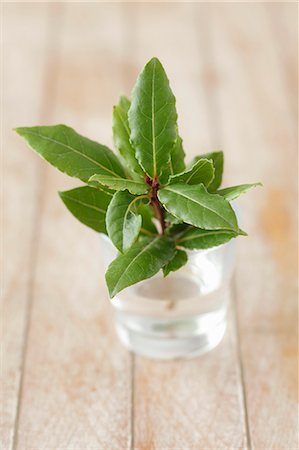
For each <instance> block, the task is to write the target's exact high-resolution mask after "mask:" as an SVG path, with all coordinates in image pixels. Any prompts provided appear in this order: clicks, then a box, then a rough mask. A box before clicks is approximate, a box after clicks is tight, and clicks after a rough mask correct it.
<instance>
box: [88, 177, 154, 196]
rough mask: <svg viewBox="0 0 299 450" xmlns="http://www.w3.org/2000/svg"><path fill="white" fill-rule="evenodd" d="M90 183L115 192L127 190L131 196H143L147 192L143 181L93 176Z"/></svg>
mask: <svg viewBox="0 0 299 450" xmlns="http://www.w3.org/2000/svg"><path fill="white" fill-rule="evenodd" d="M89 181H90V182H92V183H94V182H97V183H99V184H100V185H104V186H107V187H108V188H109V189H113V190H115V191H125V190H128V191H129V192H131V194H136V195H138V194H145V193H146V192H147V191H148V186H147V185H146V184H145V182H144V181H137V180H128V179H127V178H115V177H112V176H109V175H93V176H92V177H91V178H90V179H89Z"/></svg>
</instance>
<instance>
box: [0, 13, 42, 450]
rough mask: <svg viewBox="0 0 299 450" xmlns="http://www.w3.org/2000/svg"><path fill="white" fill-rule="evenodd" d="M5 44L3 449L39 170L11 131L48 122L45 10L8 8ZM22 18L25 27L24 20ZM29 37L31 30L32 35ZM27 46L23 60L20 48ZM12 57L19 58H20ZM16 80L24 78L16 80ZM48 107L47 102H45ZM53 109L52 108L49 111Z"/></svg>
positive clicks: (12, 414)
mask: <svg viewBox="0 0 299 450" xmlns="http://www.w3.org/2000/svg"><path fill="white" fill-rule="evenodd" d="M2 12H3V18H2V21H3V22H2V24H3V29H2V36H3V41H4V44H3V45H4V49H3V60H2V63H3V64H2V77H3V78H2V80H3V85H2V88H3V103H2V113H3V114H2V130H3V134H2V136H1V139H2V150H3V168H2V169H3V173H4V175H5V180H4V182H3V191H2V193H3V207H2V209H1V211H2V213H3V218H2V225H3V229H2V233H3V236H4V239H3V249H2V251H1V259H2V262H1V267H2V270H1V272H2V274H1V275H2V276H1V279H2V281H1V285H2V289H1V291H2V297H1V312H2V317H1V320H2V321H3V322H2V326H1V334H2V339H1V341H2V371H1V391H2V395H1V431H0V435H1V445H2V446H3V447H1V448H3V449H5V450H9V449H11V448H12V446H13V440H14V429H15V427H16V422H17V418H18V408H19V392H20V386H21V380H22V368H23V353H24V348H25V342H26V333H27V330H28V324H29V310H30V304H31V296H32V277H33V266H34V263H35V252H34V241H35V239H36V232H37V221H38V214H39V212H38V206H39V187H40V181H41V179H40V175H39V173H40V169H41V164H40V161H39V160H38V159H36V158H35V157H34V156H33V155H32V154H31V153H30V152H29V151H28V150H26V148H24V145H23V143H22V142H20V140H19V139H18V138H17V136H15V135H14V132H13V128H14V127H16V126H18V125H21V124H27V123H30V122H33V123H34V122H37V121H39V120H42V119H43V118H45V116H46V108H45V104H44V102H43V100H45V99H46V98H47V95H46V94H45V89H46V88H47V86H46V79H47V76H46V71H45V69H46V59H47V57H48V56H49V49H48V45H47V39H48V37H49V36H48V31H49V28H48V25H49V20H48V13H49V11H48V8H47V6H46V5H37V6H36V8H34V10H33V9H32V8H28V6H26V5H15V4H11V5H8V4H6V5H3V11H2ZM21 17H22V20H21ZM30 30H34V32H33V31H30ZM20 42H22V52H21V53H20V52H19V44H20ZM14 55H18V58H15V56H14ZM16 74H19V75H21V77H16ZM47 101H48V99H47ZM48 106H50V105H47V107H48Z"/></svg>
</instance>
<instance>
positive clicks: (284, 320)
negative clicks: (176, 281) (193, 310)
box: [210, 4, 298, 450]
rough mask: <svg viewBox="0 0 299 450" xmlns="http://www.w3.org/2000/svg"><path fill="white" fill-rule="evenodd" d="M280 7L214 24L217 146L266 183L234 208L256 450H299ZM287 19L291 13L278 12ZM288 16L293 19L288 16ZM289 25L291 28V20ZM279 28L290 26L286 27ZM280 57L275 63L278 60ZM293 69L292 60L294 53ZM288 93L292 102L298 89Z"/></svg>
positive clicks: (290, 152)
mask: <svg viewBox="0 0 299 450" xmlns="http://www.w3.org/2000/svg"><path fill="white" fill-rule="evenodd" d="M273 8H274V9H276V8H277V5H275V4H273V5H267V7H265V6H263V5H259V4H255V5H249V4H247V5H239V4H238V5H236V4H234V5H231V4H227V5H222V6H217V8H216V7H215V8H214V9H213V15H212V16H211V17H210V24H211V29H212V40H213V44H212V48H213V54H214V55H215V56H214V57H215V59H214V70H215V71H216V73H218V75H219V78H220V77H221V79H222V80H223V82H222V83H221V84H219V85H218V86H217V89H218V98H219V112H220V117H221V122H222V133H223V142H224V144H225V147H226V150H227V156H228V158H227V159H229V161H228V166H229V170H230V171H231V173H232V174H233V177H234V181H235V182H236V183H239V182H241V181H244V174H245V175H247V182H250V181H253V180H262V181H263V183H264V188H263V189H260V190H259V191H256V192H255V193H251V194H248V195H247V196H244V198H242V199H241V200H240V202H239V203H240V206H241V208H242V210H241V212H242V218H243V219H242V222H243V223H242V227H243V228H245V230H247V231H248V232H249V233H250V237H249V239H244V240H242V241H241V242H240V246H239V247H240V252H239V256H240V259H239V265H238V270H237V279H236V300H237V304H238V316H239V329H240V339H241V350H242V364H243V369H244V378H245V385H246V397H247V405H248V411H247V415H248V425H249V431H250V438H251V439H250V440H251V446H252V448H253V449H260V448H267V449H268V448H269V449H270V448H271V449H285V450H287V449H288V450H289V449H296V448H298V437H297V431H298V424H297V417H298V416H297V393H298V392H297V386H296V380H297V378H298V373H297V352H296V343H297V337H296V329H297V325H296V317H297V315H296V310H297V302H296V272H297V270H296V268H297V262H296V250H297V234H296V214H294V212H295V211H296V210H297V200H296V183H297V172H296V164H294V160H295V159H296V156H295V152H296V138H295V136H296V128H295V125H294V124H295V123H297V120H296V116H295V115H294V114H293V113H292V111H293V109H292V107H291V106H292V105H291V104H290V101H289V97H288V92H287V89H286V83H285V76H286V74H285V73H284V69H283V68H284V63H283V58H282V57H281V53H280V52H279V51H278V50H279V49H277V46H279V45H280V44H279V40H283V47H284V48H288V52H290V49H292V48H293V49H294V45H293V42H292V40H290V36H293V35H294V30H292V32H290V33H288V34H284V35H279V36H274V35H273V32H272V29H271V28H270V20H269V17H271V15H272V14H273ZM280 9H281V10H285V12H286V11H288V13H287V14H284V15H285V16H286V17H289V18H290V10H291V11H294V6H293V5H288V4H284V5H280ZM289 9H290V10H289ZM288 20H289V19H288ZM284 26H285V27H294V26H295V25H294V22H293V21H292V20H290V22H287V23H285V24H284ZM278 55H280V57H278ZM289 58H290V61H295V60H296V54H295V53H294V52H291V53H289ZM288 90H290V92H292V94H293V95H294V94H295V93H296V90H297V87H296V84H294V83H292V84H291V85H290V86H289V87H288Z"/></svg>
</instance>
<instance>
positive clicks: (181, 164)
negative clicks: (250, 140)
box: [16, 58, 260, 298]
mask: <svg viewBox="0 0 299 450" xmlns="http://www.w3.org/2000/svg"><path fill="white" fill-rule="evenodd" d="M112 131H113V141H114V145H115V148H116V151H117V153H118V155H117V154H115V153H114V152H113V151H112V150H111V149H109V148H108V147H107V146H105V145H102V144H99V143H97V142H95V141H92V140H90V139H88V138H86V137H84V136H81V135H80V134H78V133H77V132H76V131H75V130H73V129H72V128H70V127H67V126H65V125H54V126H35V127H20V128H17V129H16V132H17V133H18V134H19V135H20V136H22V137H23V138H24V139H25V141H26V142H27V143H28V145H29V146H30V147H31V148H32V149H33V150H35V151H36V152H37V153H38V154H39V155H40V156H41V157H42V158H44V159H45V160H46V161H48V162H49V163H50V164H52V165H53V166H55V167H56V168H57V169H59V170H60V171H61V172H64V173H66V174H67V175H69V176H72V177H75V178H78V179H79V180H81V181H82V182H84V183H85V184H86V185H85V186H80V187H77V188H74V189H71V190H69V191H64V192H60V193H59V195H60V197H61V199H62V201H63V202H64V204H65V206H66V207H67V208H68V209H69V211H70V212H71V213H72V214H73V215H74V216H75V217H76V218H77V219H78V220H80V221H81V222H82V223H83V224H85V225H87V226H88V227H90V228H92V229H93V230H95V231H97V232H100V233H104V234H106V235H108V237H109V238H110V240H111V242H112V243H113V244H114V246H115V247H116V248H117V250H118V252H119V256H118V257H117V258H116V259H115V260H114V261H113V262H112V263H111V264H110V266H109V267H108V270H107V273H106V282H107V286H108V290H109V294H110V297H111V298H112V297H114V296H115V295H117V294H118V293H119V292H120V291H122V290H123V289H125V288H127V287H129V286H131V285H132V284H135V283H138V282H140V281H142V280H145V279H147V278H150V277H152V276H154V275H155V274H156V273H157V272H159V271H160V270H161V269H162V271H163V274H164V276H168V275H169V274H170V273H171V272H174V271H176V270H179V269H181V268H182V267H183V266H184V265H185V264H186V263H187V261H188V252H190V251H194V250H201V249H207V248H210V247H215V246H218V245H221V244H224V243H226V242H228V241H229V240H230V239H233V238H235V237H237V236H240V235H246V233H245V232H244V231H242V230H241V229H240V228H239V225H238V221H237V217H236V214H235V212H234V209H233V207H232V206H231V204H230V201H231V200H234V199H236V198H237V197H238V196H239V195H240V194H243V193H245V192H247V191H248V190H249V189H251V188H252V187H255V186H258V185H260V183H252V184H241V185H238V186H232V187H225V188H220V187H221V182H222V174H223V164H224V155H223V152H222V151H219V150H217V151H213V152H211V153H205V154H201V155H199V156H196V157H195V158H194V159H193V160H192V161H191V163H190V164H188V165H186V162H185V151H184V146H183V140H182V138H181V136H180V134H179V130H178V124H177V111H176V101H175V97H174V95H173V93H172V90H171V88H170V85H169V80H168V78H167V75H166V73H165V70H164V68H163V66H162V64H161V62H160V61H159V60H158V59H157V58H152V59H151V60H150V61H149V62H148V63H147V64H146V66H145V67H144V69H143V71H142V72H141V74H140V75H139V77H138V79H137V82H136V85H135V87H134V89H133V91H132V97H131V100H129V99H128V98H126V97H125V96H121V97H120V99H119V101H118V103H117V105H116V106H114V108H113V127H112Z"/></svg>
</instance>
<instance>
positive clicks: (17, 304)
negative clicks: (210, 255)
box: [0, 3, 298, 450]
mask: <svg viewBox="0 0 299 450" xmlns="http://www.w3.org/2000/svg"><path fill="white" fill-rule="evenodd" d="M3 10H4V18H3V38H4V50H3V71H2V74H3V85H4V96H3V110H4V114H3V127H2V128H3V137H2V147H3V151H4V174H5V181H4V189H3V205H4V208H3V210H4V220H3V226H4V240H3V241H4V246H3V250H4V251H3V252H2V256H3V266H2V267H3V283H2V284H3V290H2V291H3V300H2V313H3V326H2V334H3V343H2V355H3V356H2V381H1V397H2V399H1V400H2V402H1V403H2V407H1V435H0V438H1V450H2V449H3V450H17V449H18V450H44V449H47V450H49V449H51V450H123V449H136V450H137V449H138V450H145V449H146V450H149V449H156V450H162V449H163V450H174V449H175V450H191V449H192V450H195V449H196V450H235V449H244V450H245V449H249V450H251V449H255V450H295V449H298V438H297V434H298V425H297V418H298V416H297V404H298V403H297V397H298V395H297V394H298V392H297V381H298V380H297V378H298V377H297V375H298V374H297V310H296V308H297V304H296V272H297V270H296V269H297V259H296V251H297V233H296V216H297V214H296V208H297V197H296V185H297V171H296V170H297V167H296V166H297V163H296V161H297V156H296V150H297V148H296V147H297V128H296V127H297V97H296V95H297V86H296V78H297V73H296V70H297V66H296V52H297V48H296V40H297V5H296V4H295V3H284V4H283V3H244V4H241V3H223V4H216V3H210V4H209V3H168V4H166V3H164V4H163V3H152V4H150V3H139V4H138V3H122V4H121V3H110V4H109V3H52V4H47V3H27V4H26V3H24V4H21V3H6V4H4V5H3ZM154 55H156V56H158V57H159V58H160V59H161V60H162V62H163V63H164V65H165V67H166V69H167V72H168V75H169V77H170V80H171V85H172V87H173V90H174V92H175V94H176V96H177V106H178V111H179V116H180V129H181V134H182V135H183V137H184V142H185V147H186V149H187V152H188V158H189V159H191V157H192V155H193V154H196V153H200V152H205V151H209V150H212V149H216V148H223V149H224V150H225V154H226V176H225V182H226V183H230V184H234V183H239V182H244V181H247V182H253V181H257V180H261V181H263V183H264V188H263V189H259V190H256V191H255V192H251V193H249V194H247V196H244V197H243V198H241V199H240V202H239V204H240V208H241V211H242V227H243V228H244V229H246V230H247V231H248V232H249V234H250V236H249V237H248V238H241V239H240V240H239V255H238V265H237V270H236V275H235V280H234V299H233V304H232V314H231V320H230V324H229V329H228V332H227V334H226V336H225V338H224V340H223V342H222V343H221V345H220V346H219V347H218V348H217V349H215V350H214V351H213V352H211V353H210V354H207V355H205V356H203V357H201V358H198V359H194V360H190V361H174V362H168V363H163V362H155V361H150V360H146V359H145V358H141V357H134V356H132V355H131V354H130V353H128V352H127V351H126V350H124V349H123V348H122V347H121V345H120V344H119V342H118V340H117V338H116V336H115V333H114V329H113V324H112V321H111V310H110V305H109V302H108V300H107V296H106V291H105V287H104V282H103V274H102V266H101V260H100V257H101V255H100V245H99V241H98V236H96V234H95V233H93V232H92V231H90V230H89V229H87V228H84V227H83V226H82V225H81V224H80V223H77V222H76V221H75V220H74V219H73V218H72V217H71V216H70V214H69V213H68V212H67V211H66V209H65V208H64V206H63V205H62V203H61V202H60V200H59V198H58V196H57V195H56V191H57V190H63V189H65V188H68V187H71V186H75V185H76V181H75V180H71V179H67V178H66V177H65V176H63V175H62V174H60V173H58V172H57V171H55V169H53V168H50V167H48V166H47V165H46V164H45V163H43V162H42V161H41V160H39V159H38V158H37V157H36V156H35V155H33V154H32V153H31V152H30V151H29V150H27V149H26V148H25V146H24V144H23V142H21V141H20V139H19V138H18V137H17V136H15V135H14V134H13V132H12V131H11V129H12V128H13V127H15V126H20V125H35V124H50V123H58V122H64V123H67V124H68V125H71V126H73V127H75V128H76V129H78V131H80V132H81V133H82V134H86V135H88V136H90V137H92V138H95V139H98V140H99V141H101V142H103V143H106V144H108V145H111V106H112V105H113V104H114V103H115V101H116V99H117V97H118V94H119V93H126V94H129V93H130V89H131V87H132V85H133V82H134V80H135V78H136V75H137V74H138V72H139V71H140V69H141V67H142V65H143V64H144V63H145V62H146V61H147V60H148V59H149V58H151V57H152V56H154Z"/></svg>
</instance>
